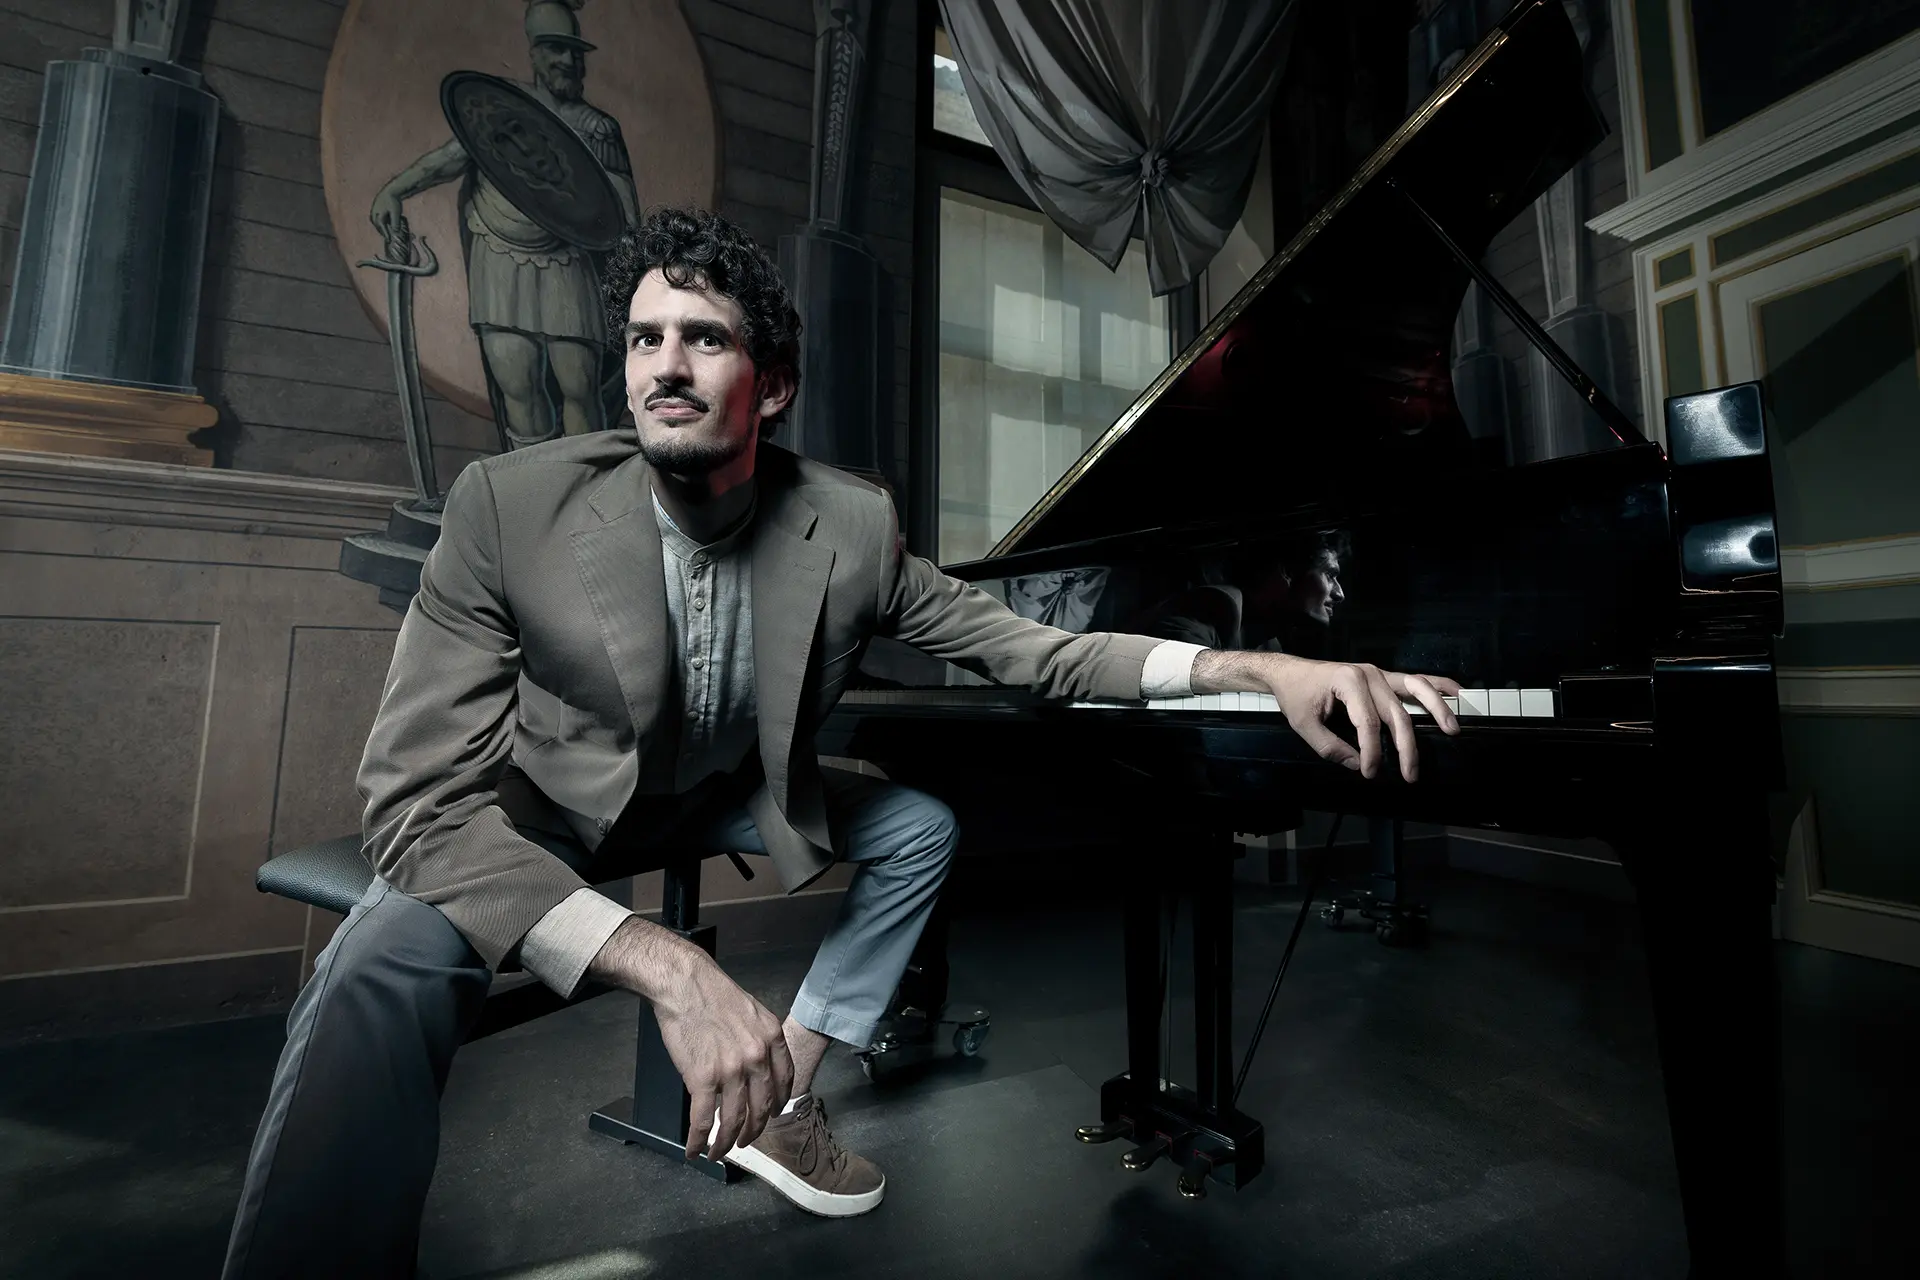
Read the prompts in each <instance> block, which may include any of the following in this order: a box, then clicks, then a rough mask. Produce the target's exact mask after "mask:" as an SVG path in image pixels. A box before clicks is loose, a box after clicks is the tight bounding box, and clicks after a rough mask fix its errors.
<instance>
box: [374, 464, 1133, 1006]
mask: <svg viewBox="0 0 1920 1280" xmlns="http://www.w3.org/2000/svg"><path fill="white" fill-rule="evenodd" d="M756 479H757V482H758V486H759V499H758V501H759V511H758V515H757V516H756V518H755V527H754V531H753V534H752V537H751V541H750V549H749V551H748V555H749V556H750V570H749V572H750V574H751V585H752V591H753V662H754V686H755V689H756V691H757V697H758V704H759V705H758V715H759V728H760V737H759V749H758V760H757V761H756V760H752V759H751V758H750V759H749V762H748V767H750V768H752V769H755V770H758V771H759V776H758V786H757V787H756V788H755V789H753V790H752V791H751V793H750V797H749V799H748V800H747V802H746V803H747V808H748V810H749V812H750V813H751V814H752V816H753V819H754V822H755V824H756V825H757V826H758V827H759V830H760V836H761V839H762V840H763V841H764V842H765V844H766V847H767V851H768V853H769V854H771V855H772V858H773V863H774V867H775V869H776V871H777V873H778V875H779V877H780V880H781V883H782V884H783V885H784V886H785V888H786V889H787V891H788V892H792V891H793V890H795V889H798V888H801V887H802V886H804V885H806V884H807V883H808V882H810V881H811V880H813V879H814V878H815V877H816V876H818V875H819V874H820V873H821V872H822V871H824V870H825V869H826V868H827V867H828V866H830V865H831V864H832V862H833V860H834V854H833V848H834V833H833V832H831V831H830V830H829V829H828V824H827V818H826V806H825V794H824V791H823V789H822V782H821V773H820V766H819V761H818V758H817V757H816V755H815V753H814V747H813V740H814V735H815V733H816V732H817V731H818V729H819V726H820V722H821V720H822V718H823V717H824V716H825V715H826V714H827V712H828V711H829V710H831V709H832V707H833V705H834V703H835V701H837V700H838V698H839V696H840V691H841V689H842V688H843V687H844V686H845V684H846V680H847V677H848V676H849V675H850V674H851V673H852V672H853V670H854V668H855V667H857V666H858V665H859V663H860V659H861V656H862V654H863V653H864V652H865V651H866V647H867V643H868V641H869V640H870V639H871V638H872V637H873V636H876V635H880V636H891V637H894V638H896V639H899V640H901V641H904V642H905V643H907V644H910V645H912V646H914V647H915V648H917V649H920V650H921V651H923V652H925V653H927V654H930V655H932V656H933V657H937V658H947V659H953V660H957V661H964V662H967V663H968V665H969V666H971V667H973V668H974V669H977V670H979V671H981V672H982V673H984V674H985V675H987V676H989V677H990V678H992V679H993V680H995V681H998V682H1000V683H1003V684H1011V685H1022V686H1026V687H1028V688H1030V689H1033V690H1035V691H1036V692H1038V693H1041V694H1044V695H1047V696H1052V697H1075V698H1085V697H1102V698H1135V697H1138V696H1139V694H1140V671H1141V666H1142V664H1143V663H1144V662H1145V660H1146V655H1147V654H1148V653H1149V652H1150V651H1151V650H1152V649H1153V648H1154V646H1155V645H1156V644H1158V643H1159V641H1156V640H1151V639H1146V638H1142V637H1138V636H1122V635H1112V634H1106V633H1093V634H1087V635H1075V634H1073V633H1071V632H1067V631H1061V630H1058V629H1056V628H1053V627H1048V626H1043V625H1041V624H1039V623H1036V622H1030V621H1028V620H1026V619H1023V618H1020V617H1018V616H1017V615H1015V614H1014V613H1013V612H1012V611H1010V610H1009V609H1007V608H1006V607H1005V606H1003V605H1001V604H1000V603H999V602H998V601H996V600H995V599H994V598H993V597H992V596H989V595H987V594H986V593H985V592H983V591H981V590H980V589H978V588H977V587H974V586H971V585H969V584H967V583H963V582H960V581H958V580H956V579H954V578H950V577H948V576H947V575H946V574H943V573H941V572H940V570H939V569H938V568H937V567H936V566H935V565H933V564H932V563H931V562H930V561H928V560H926V559H923V558H922V557H919V556H915V555H910V554H908V553H907V552H906V551H905V550H904V549H903V548H902V546H901V542H900V534H899V519H898V516H897V515H896V513H895V511H894V508H893V503H892V501H891V500H890V499H889V498H888V496H887V495H886V493H885V492H884V491H882V490H880V489H878V488H876V487H874V486H873V485H870V484H867V483H866V482H864V481H861V480H858V479H856V478H854V477H852V476H849V475H847V474H846V473H844V472H841V471H837V470H835V469H834V468H832V467H828V466H824V465H822V464H820V463H816V462H811V461H808V460H807V459H804V458H800V457H796V456H795V455H793V454H791V453H788V452H786V451H785V450H782V449H778V448H775V447H773V446H771V445H767V444H762V445H761V446H760V448H759V460H758V463H757V471H756ZM651 494H652V483H651V477H650V472H649V469H648V466H647V463H646V461H645V460H644V459H643V458H642V457H641V456H640V453H639V449H638V440H637V437H636V435H635V433H634V432H633V431H631V430H625V431H602V432H595V433H592V434H589V435H584V436H575V437H567V438H562V439H559V440H554V441H550V442H548V443H546V444H541V445H536V446H533V447H531V448H527V449H521V450H517V451H515V452H512V453H506V454H501V455H498V456H495V457H490V458H484V459H481V460H480V461H478V462H475V463H473V464H471V465H469V466H468V467H467V468H466V469H465V470H464V471H462V472H461V473H460V477H459V479H458V480H456V481H455V482H454V485H453V488H452V490H451V491H450V492H449V493H448V495H447V501H446V509H445V512H444V514H443V516H442V520H441V534H440V540H439V542H438V544H437V545H436V546H435V547H434V549H433V551H432V553H431V554H429V555H428V557H427V561H426V565H425V567H424V568H423V569H422V570H421V574H420V591H419V594H418V595H417V596H415V597H414V601H413V604H412V605H411V607H409V609H408V610H407V615H406V620H405V621H404V622H403V623H402V624H401V627H400V634H399V637H398V640H397V642H396V643H395V646H394V652H393V664H392V667H391V668H390V670H389V671H388V674H387V681H386V686H385V691H384V693H383V695H382V697H381V702H380V710H379V713H378V715H377V716H376V718H375V720H374V725H373V731H372V733H371V735H370V736H369V737H368V739H367V748H366V754H365V756H364V758H363V759H362V761H361V765H360V773H359V788H360V794H361V797H362V799H363V800H364V801H365V803H366V811H365V820H364V827H363V833H364V835H365V839H366V845H365V850H366V854H367V858H368V860H369V861H370V862H371V863H372V864H373V867H374V870H375V871H376V872H378V873H379V875H380V876H381V877H382V878H383V879H385V880H386V881H388V882H389V883H390V884H392V885H393V886H394V887H395V888H397V889H399V890H400V891H402V892H403V893H406V894H408V895H410V896H412V897H415V898H418V899H420V900H421V901H424V902H429V903H432V904H433V905H434V906H437V907H439V908H440V910H441V911H443V912H444V913H446V915H447V917H448V919H450V920H451V921H452V922H453V924H454V925H455V926H456V927H457V928H458V929H459V930H460V931H461V932H462V933H463V934H465V935H466V936H467V938H468V939H469V940H470V941H471V942H472V943H473V945H474V947H475V948H476V949H477V950H478V951H479V952H480V954H481V956H482V957H483V958H484V959H485V960H486V962H487V964H488V965H490V966H492V967H495V968H498V967H500V965H501V963H502V962H503V960H506V959H507V958H509V957H510V956H511V955H512V953H513V952H514V951H515V949H516V948H517V947H518V946H519V944H520V940H521V938H522V937H524V936H525V934H526V932H527V930H528V929H530V928H532V927H533V925H534V924H535V923H536V922H537V921H538V920H539V919H540V918H541V917H542V916H543V915H545V914H546V913H547V911H549V910H550V909H551V908H553V907H554V906H555V905H556V904H558V903H559V902H561V901H562V900H564V899H565V898H566V897H567V896H568V895H569V894H571V893H573V892H574V891H575V890H577V889H579V888H580V887H581V886H582V884H583V883H584V882H583V881H582V880H581V878H580V877H579V875H577V874H576V873H575V872H574V871H573V870H572V869H571V868H569V867H568V866H567V865H566V864H565V863H563V862H561V861H560V860H559V859H558V858H556V857H554V856H553V855H552V854H550V853H548V852H547V851H546V850H545V849H542V848H541V847H540V846H539V845H537V844H535V843H534V842H533V841H531V840H529V839H527V838H525V837H524V836H522V835H521V834H519V832H518V831H517V830H516V827H515V820H514V819H513V818H511V817H510V816H509V814H510V813H511V812H513V811H514V806H513V805H511V804H503V802H502V797H501V792H500V786H501V779H502V775H503V773H505V772H506V771H507V768H508V765H509V764H512V765H513V766H514V767H515V768H516V769H517V770H518V771H519V772H521V773H524V774H525V775H526V777H527V778H528V779H529V780H530V781H531V782H532V783H533V784H534V786H535V787H536V788H537V789H538V790H539V791H540V792H541V793H543V794H544V796H545V797H546V798H547V799H549V800H551V801H552V802H553V804H554V805H555V806H556V807H557V809H558V810H559V812H560V813H561V814H562V815H563V816H564V817H565V820H566V823H567V825H568V826H569V827H570V828H571V829H572V830H573V831H574V833H575V834H576V835H577V836H578V837H579V839H580V840H581V841H582V842H583V843H585V844H586V845H587V846H588V847H589V848H593V847H595V845H596V844H597V842H598V841H599V840H600V839H601V838H602V837H603V836H604V835H605V834H606V832H607V830H608V829H609V828H610V827H611V826H612V824H613V823H614V821H615V820H617V819H618V817H619V815H620V814H621V812H622V811H623V810H624V809H625V808H626V806H627V804H628V802H629V801H630V800H631V799H632V798H633V796H634V795H635V793H636V790H637V788H638V784H639V780H640V778H641V777H642V776H643V773H647V776H654V775H653V774H651V773H648V771H649V768H650V766H651V767H654V768H657V767H659V766H661V765H662V764H665V765H670V764H671V761H672V757H671V755H670V754H667V755H665V756H664V758H663V755H662V753H672V752H674V751H676V750H677V749H678V747H677V741H678V736H677V730H676V728H675V725H674V716H675V711H674V708H676V707H677V705H678V693H677V690H676V689H675V688H674V687H673V670H674V662H673V654H672V652H671V650H670V644H671V642H670V635H669V626H668V619H667V609H666V588H665V583H664V577H663V574H664V569H663V565H662V561H661V554H662V553H661V546H660V530H659V526H658V524H657V523H656V521H655V518H654V513H653V505H652V498H651ZM663 708H665V709H666V710H665V712H664V714H663ZM669 776H670V775H669ZM745 781H746V782H747V783H749V784H751V783H752V782H754V781H755V779H752V778H748V779H745Z"/></svg>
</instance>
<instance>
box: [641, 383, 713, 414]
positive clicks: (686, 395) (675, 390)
mask: <svg viewBox="0 0 1920 1280" xmlns="http://www.w3.org/2000/svg"><path fill="white" fill-rule="evenodd" d="M668 400H673V401H677V402H679V403H681V404H685V405H691V406H692V407H693V408H695V409H698V410H699V411H700V412H701V413H705V412H706V411H707V410H708V408H710V407H711V406H709V405H708V404H707V402H706V401H705V400H702V399H701V398H700V397H699V396H697V395H695V394H694V393H693V388H692V387H662V388H660V389H659V390H658V391H655V392H654V393H653V394H652V395H650V396H648V397H647V399H646V407H647V408H649V409H651V408H653V407H654V406H655V405H658V404H663V403H665V402H666V401H668Z"/></svg>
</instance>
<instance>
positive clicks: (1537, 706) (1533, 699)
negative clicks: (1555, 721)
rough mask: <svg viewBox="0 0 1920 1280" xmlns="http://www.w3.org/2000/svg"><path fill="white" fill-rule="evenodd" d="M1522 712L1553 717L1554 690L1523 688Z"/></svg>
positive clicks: (1528, 714) (1524, 714) (1529, 714)
mask: <svg viewBox="0 0 1920 1280" xmlns="http://www.w3.org/2000/svg"><path fill="white" fill-rule="evenodd" d="M1520 714H1521V715H1523V716H1543V717H1546V718H1547V719H1552V718H1553V690H1551V689H1522V690H1521V691H1520Z"/></svg>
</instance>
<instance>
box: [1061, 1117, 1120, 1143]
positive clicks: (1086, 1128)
mask: <svg viewBox="0 0 1920 1280" xmlns="http://www.w3.org/2000/svg"><path fill="white" fill-rule="evenodd" d="M1132 1135H1133V1122H1132V1121H1131V1120H1108V1121H1106V1122H1105V1123H1102V1124H1083V1125H1081V1126H1080V1127H1079V1128H1078V1129H1075V1130H1074V1131H1073V1136H1074V1137H1076V1138H1078V1139H1080V1141H1082V1142H1087V1143H1093V1142H1112V1141H1113V1140H1114V1139H1115V1138H1126V1137H1131V1136H1132Z"/></svg>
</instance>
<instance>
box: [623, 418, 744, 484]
mask: <svg viewBox="0 0 1920 1280" xmlns="http://www.w3.org/2000/svg"><path fill="white" fill-rule="evenodd" d="M638 435H639V437H640V456H641V457H643V458H645V459H646V460H647V463H648V465H649V466H651V467H653V468H654V469H655V470H657V471H665V472H667V473H668V474H669V475H676V476H704V475H706V474H708V473H709V472H712V471H718V470H719V469H720V468H721V467H724V466H726V465H727V464H728V463H729V462H732V461H733V460H734V459H736V458H738V457H739V456H740V455H741V454H743V453H745V452H746V451H747V446H748V445H749V444H751V443H753V438H752V437H751V436H748V435H742V436H737V437H728V436H720V437H718V438H715V437H713V436H695V435H693V434H692V433H691V432H689V431H685V430H670V431H668V433H667V434H665V435H654V436H649V435H648V433H647V431H646V429H645V428H642V429H641V430H640V431H639V432H638Z"/></svg>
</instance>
